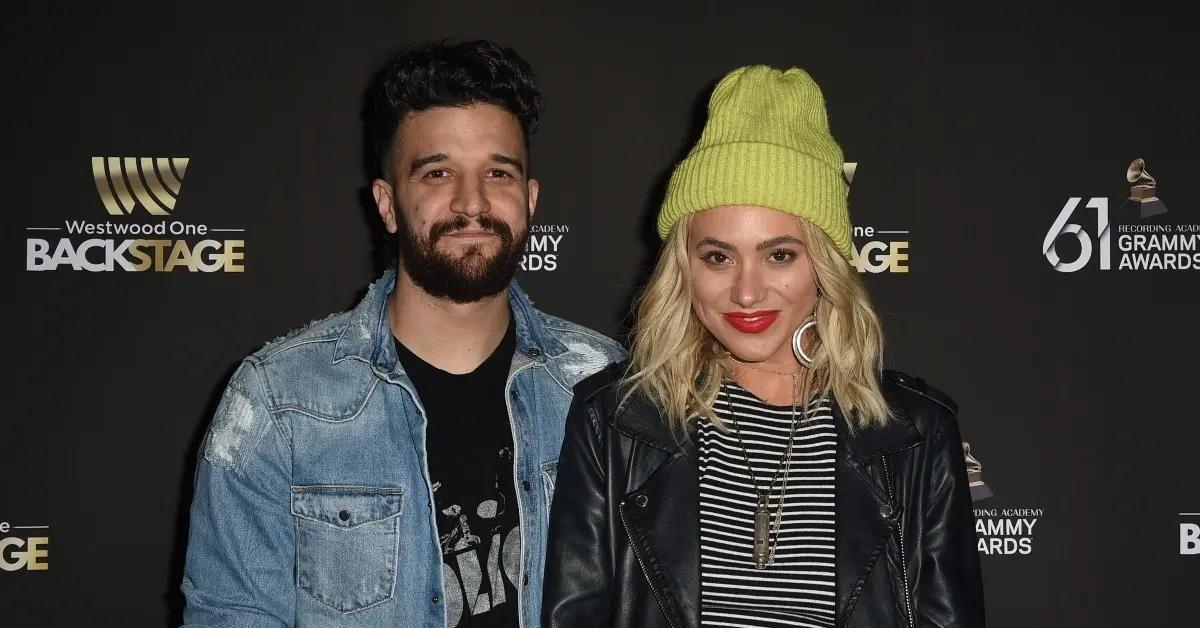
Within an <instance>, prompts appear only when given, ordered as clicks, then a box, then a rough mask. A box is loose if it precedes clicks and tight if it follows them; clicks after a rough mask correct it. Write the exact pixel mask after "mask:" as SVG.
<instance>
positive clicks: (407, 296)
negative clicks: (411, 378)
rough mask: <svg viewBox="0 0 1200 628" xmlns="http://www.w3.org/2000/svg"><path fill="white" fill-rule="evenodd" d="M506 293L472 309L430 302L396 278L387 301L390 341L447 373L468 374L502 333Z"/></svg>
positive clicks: (469, 305) (403, 279)
mask: <svg viewBox="0 0 1200 628" xmlns="http://www.w3.org/2000/svg"><path fill="white" fill-rule="evenodd" d="M510 317H511V314H510V313H509V309H508V290H504V291H503V292H501V293H500V294H497V295H494V296H491V297H486V298H483V299H480V300H479V301H475V302H473V303H455V302H453V301H451V300H449V299H440V298H437V297H434V296H431V295H430V294H429V293H428V292H425V291H424V290H422V289H421V288H420V287H418V286H417V285H416V284H414V283H413V282H412V280H411V279H409V277H408V275H407V274H405V273H404V271H403V270H400V272H398V273H396V289H395V290H393V291H392V294H391V296H390V297H389V298H388V324H389V326H390V327H391V328H392V335H394V336H395V337H396V339H397V340H399V341H400V343H401V344H403V345H404V346H405V347H406V348H407V349H408V350H409V351H412V352H413V353H414V354H415V355H416V356H417V357H419V358H421V359H422V360H424V361H426V362H428V363H429V364H431V365H433V366H435V367H437V368H439V369H441V370H443V371H446V372H448V373H458V374H461V373H470V372H471V371H474V370H475V369H476V368H478V367H479V365H480V364H483V361H484V360H486V359H487V358H488V356H490V355H491V354H492V352H493V351H495V349H496V347H497V346H498V345H499V344H500V341H501V340H503V339H504V333H505V332H506V331H508V322H509V318H510Z"/></svg>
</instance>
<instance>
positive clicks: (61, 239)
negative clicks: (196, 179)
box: [25, 157, 246, 273]
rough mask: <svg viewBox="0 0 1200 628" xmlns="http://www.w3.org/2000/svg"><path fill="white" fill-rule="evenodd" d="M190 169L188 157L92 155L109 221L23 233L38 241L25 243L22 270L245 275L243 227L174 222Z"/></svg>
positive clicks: (70, 223)
mask: <svg viewBox="0 0 1200 628" xmlns="http://www.w3.org/2000/svg"><path fill="white" fill-rule="evenodd" d="M190 163H191V160H190V159H189V158H187V157H92V158H91V172H92V183H93V185H95V188H96V192H97V193H98V194H99V196H100V205H102V206H103V207H104V210H105V212H106V213H107V214H108V219H107V220H103V221H98V220H91V219H82V220H80V219H67V220H64V221H63V222H62V226H42V225H38V226H34V227H26V228H25V230H26V231H27V232H29V235H30V236H35V235H36V236H37V237H29V238H26V240H25V270H28V271H38V272H45V271H64V270H74V271H82V272H118V271H132V272H175V271H183V270H186V271H188V272H202V273H212V272H224V273H240V272H245V270H246V266H245V263H246V262H245V260H246V253H245V248H246V241H245V240H243V239H241V238H242V236H241V235H240V234H241V232H243V231H245V229H241V228H236V227H211V226H209V225H207V224H204V223H198V222H190V221H187V220H181V219H179V218H176V205H177V204H178V202H179V198H180V196H179V195H180V192H181V191H182V189H183V178H184V175H185V174H187V171H188V165H189V164H190ZM92 214H93V212H89V213H88V215H89V216H90V215H92ZM101 215H103V214H101ZM35 232H36V233H35ZM226 234H236V235H233V236H232V237H234V238H237V239H225V238H226V237H228V236H227V235H226Z"/></svg>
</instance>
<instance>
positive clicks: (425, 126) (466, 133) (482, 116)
mask: <svg viewBox="0 0 1200 628" xmlns="http://www.w3.org/2000/svg"><path fill="white" fill-rule="evenodd" d="M396 147H397V149H398V150H399V152H400V154H401V155H403V156H404V157H405V158H407V159H412V158H414V157H415V156H417V155H421V154H428V153H431V152H433V153H443V154H446V155H447V156H450V157H454V156H455V155H456V154H458V155H464V156H465V155H467V154H482V155H491V154H495V153H502V154H510V155H514V156H520V157H521V158H524V156H525V136H524V132H523V131H522V129H521V123H520V121H519V120H517V117H516V116H515V115H513V114H512V113H511V112H509V111H507V110H505V109H502V108H500V107H497V106H495V105H492V104H489V103H475V104H471V105H465V106H462V107H431V108H429V109H425V110H423V111H414V112H409V113H407V114H405V116H404V117H403V118H402V119H401V120H400V124H399V126H398V127H397V129H396Z"/></svg>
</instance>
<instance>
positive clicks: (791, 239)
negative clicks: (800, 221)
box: [755, 235, 804, 251]
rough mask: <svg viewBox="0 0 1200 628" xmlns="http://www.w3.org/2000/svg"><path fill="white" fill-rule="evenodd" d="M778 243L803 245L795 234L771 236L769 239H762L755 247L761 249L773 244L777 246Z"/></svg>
mask: <svg viewBox="0 0 1200 628" xmlns="http://www.w3.org/2000/svg"><path fill="white" fill-rule="evenodd" d="M780 244H799V245H800V246H804V243H803V242H801V241H800V238H797V237H796V236H790V235H784V236H779V237H776V238H771V239H770V240H764V241H762V242H760V243H759V244H758V246H757V247H755V248H756V249H758V250H759V251H761V250H763V249H769V248H771V247H773V246H779V245H780Z"/></svg>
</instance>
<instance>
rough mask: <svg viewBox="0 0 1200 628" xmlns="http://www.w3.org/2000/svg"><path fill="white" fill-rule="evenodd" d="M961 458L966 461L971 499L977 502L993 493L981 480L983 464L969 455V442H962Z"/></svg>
mask: <svg viewBox="0 0 1200 628" xmlns="http://www.w3.org/2000/svg"><path fill="white" fill-rule="evenodd" d="M962 450H963V459H964V460H965V461H966V463H967V484H968V485H969V486H970V487H971V501H973V502H977V501H980V500H984V499H987V498H989V497H991V496H992V495H993V493H992V489H991V488H990V487H988V485H987V484H986V483H985V482H984V481H983V465H982V464H980V463H979V459H978V458H976V457H975V456H973V455H971V443H968V442H967V441H965V440H964V441H963V442H962Z"/></svg>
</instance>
